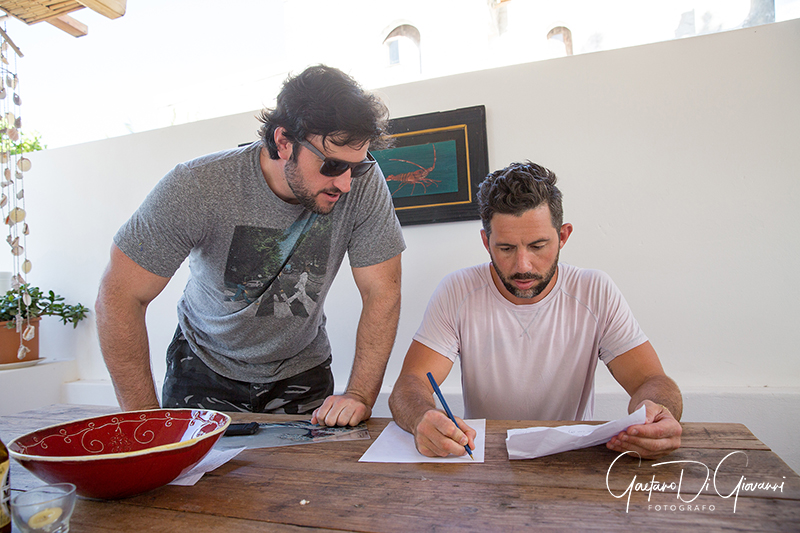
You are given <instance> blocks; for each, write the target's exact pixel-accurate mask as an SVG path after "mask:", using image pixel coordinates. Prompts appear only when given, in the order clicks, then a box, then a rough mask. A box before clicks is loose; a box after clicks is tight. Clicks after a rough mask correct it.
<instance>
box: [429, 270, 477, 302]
mask: <svg viewBox="0 0 800 533" xmlns="http://www.w3.org/2000/svg"><path fill="white" fill-rule="evenodd" d="M488 272H489V267H488V263H483V264H480V265H474V266H470V267H466V268H460V269H458V270H456V271H454V272H451V273H449V274H447V275H446V276H445V277H444V278H442V280H441V281H440V282H439V286H438V287H437V289H436V293H437V294H439V295H441V294H442V293H446V294H448V295H449V296H450V297H451V298H455V299H457V300H463V298H464V297H466V296H467V295H469V294H472V293H473V292H475V291H476V290H480V289H481V288H483V287H486V286H487V284H488V282H489V281H490V280H491V278H490V277H488Z"/></svg>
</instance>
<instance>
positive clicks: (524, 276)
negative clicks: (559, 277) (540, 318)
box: [489, 251, 561, 300]
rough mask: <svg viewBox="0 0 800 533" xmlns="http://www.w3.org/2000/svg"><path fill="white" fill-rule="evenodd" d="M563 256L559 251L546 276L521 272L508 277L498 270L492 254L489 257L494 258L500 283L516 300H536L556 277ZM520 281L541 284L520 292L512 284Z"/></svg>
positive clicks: (495, 269) (493, 262)
mask: <svg viewBox="0 0 800 533" xmlns="http://www.w3.org/2000/svg"><path fill="white" fill-rule="evenodd" d="M559 255H561V252H560V251H559V252H558V253H556V258H555V260H554V261H553V264H552V265H550V268H549V269H548V270H547V272H545V273H544V274H534V273H533V272H520V273H518V274H513V275H511V276H506V275H505V274H504V273H503V272H501V271H500V269H498V268H497V261H495V260H494V257H492V255H491V254H489V256H490V257H491V258H492V265H493V266H494V271H495V272H497V277H498V278H500V282H501V283H502V284H503V286H504V287H505V288H506V290H507V291H508V292H510V293H511V294H513V295H514V296H515V297H516V298H523V299H527V300H530V299H531V298H536V297H537V296H539V295H540V294H541V293H542V291H543V290H545V289H546V288H547V285H548V284H549V283H550V281H551V280H552V279H553V276H555V275H556V271H557V270H558V257H559ZM515 279H516V280H520V281H527V280H532V279H533V280H538V281H539V283H537V284H535V285H534V286H533V287H531V288H530V289H526V290H520V289H518V288H517V287H516V286H514V284H512V283H511V281H512V280H515Z"/></svg>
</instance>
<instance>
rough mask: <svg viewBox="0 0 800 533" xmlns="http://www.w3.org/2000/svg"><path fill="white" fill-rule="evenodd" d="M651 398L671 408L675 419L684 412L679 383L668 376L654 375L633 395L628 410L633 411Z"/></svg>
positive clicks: (652, 400) (679, 417)
mask: <svg viewBox="0 0 800 533" xmlns="http://www.w3.org/2000/svg"><path fill="white" fill-rule="evenodd" d="M645 400H650V401H651V402H654V403H658V404H661V405H663V406H664V407H666V408H667V409H669V411H670V413H672V416H674V417H675V420H678V421H680V419H681V415H682V414H683V398H682V396H681V391H680V389H679V388H678V385H677V384H676V383H675V382H674V381H672V380H671V379H670V378H669V377H667V376H653V377H651V378H650V379H648V380H647V381H645V382H644V383H643V384H642V385H641V386H640V387H639V388H638V389H636V392H634V393H633V395H631V401H630V403H629V404H628V411H629V412H632V411H633V410H635V409H636V407H638V406H639V404H641V403H642V402H643V401H645Z"/></svg>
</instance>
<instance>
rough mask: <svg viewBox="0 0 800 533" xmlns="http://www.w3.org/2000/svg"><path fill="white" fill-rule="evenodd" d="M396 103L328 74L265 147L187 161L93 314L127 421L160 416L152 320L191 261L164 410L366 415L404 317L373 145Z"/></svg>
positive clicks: (163, 190)
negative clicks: (332, 331)
mask: <svg viewBox="0 0 800 533" xmlns="http://www.w3.org/2000/svg"><path fill="white" fill-rule="evenodd" d="M387 114H388V113H387V110H386V107H385V106H384V105H383V104H382V103H381V102H380V101H379V100H378V99H377V98H376V97H374V96H373V95H371V94H368V93H366V92H365V91H363V90H362V89H361V87H360V86H359V85H358V84H357V83H356V82H355V81H354V80H353V79H352V78H350V77H349V76H347V75H346V74H344V73H342V72H341V71H339V70H337V69H334V68H329V67H326V66H316V67H310V68H308V69H306V70H305V71H304V72H302V73H301V74H299V75H297V76H296V77H290V78H289V79H287V80H286V82H285V83H284V85H283V88H282V90H281V92H280V94H279V95H278V98H277V104H276V107H275V108H274V109H271V110H265V111H264V112H263V113H262V114H261V117H260V120H261V122H263V126H262V128H261V130H260V136H261V139H260V140H259V141H257V142H254V143H252V144H250V145H247V146H245V147H242V148H238V149H235V150H228V151H224V152H219V153H215V154H210V155H207V156H204V157H200V158H198V159H195V160H193V161H189V162H186V163H182V164H180V165H178V166H177V167H175V168H174V169H173V170H172V171H171V172H169V173H168V174H167V175H166V176H165V177H164V178H163V179H162V180H161V181H160V182H159V183H158V185H156V187H155V188H154V189H153V190H152V191H151V192H150V194H149V195H148V197H147V198H146V199H145V201H144V203H143V204H142V205H141V206H140V207H139V209H138V210H137V211H136V212H135V213H134V214H133V216H132V217H131V218H130V220H128V222H126V223H125V224H124V225H123V226H122V228H120V230H119V231H118V232H117V234H116V235H115V237H114V244H113V245H112V247H111V260H110V263H109V265H108V267H107V269H106V272H105V274H104V276H103V279H102V281H101V284H100V291H99V295H98V298H97V303H96V312H97V327H98V334H99V337H100V347H101V350H102V352H103V358H104V359H105V362H106V365H107V367H108V369H109V372H110V374H111V378H112V380H113V382H114V388H115V391H116V394H117V399H118V400H119V404H120V406H121V407H122V409H124V410H136V409H150V408H157V407H158V406H159V402H158V397H157V394H156V390H155V385H154V380H153V375H152V371H151V368H150V351H149V347H148V339H147V329H146V325H145V313H146V310H147V306H148V304H149V303H150V302H151V301H152V300H153V299H154V298H155V297H156V296H158V294H159V293H160V292H161V291H162V290H163V289H164V287H165V286H166V285H167V283H168V282H169V280H170V278H171V277H172V275H173V274H174V273H175V271H176V270H177V269H178V267H179V266H180V265H181V263H182V262H183V261H184V260H185V259H186V257H189V268H190V271H191V276H190V278H189V281H188V283H187V285H186V288H185V289H184V292H183V296H182V297H181V299H180V301H179V302H178V328H177V330H176V332H175V337H174V338H173V340H172V343H171V344H170V346H169V348H168V350H167V374H166V378H165V381H164V388H163V392H162V404H163V406H164V407H201V408H206V409H216V410H223V411H252V412H269V413H293V414H294V413H297V414H306V413H309V414H310V413H312V412H313V416H312V422H315V423H319V424H322V425H328V426H334V425H355V424H358V423H359V422H361V421H362V420H365V419H367V418H369V416H370V414H371V412H372V406H373V405H374V403H375V400H376V399H377V396H378V393H379V392H380V388H381V383H382V381H383V375H384V371H385V369H386V363H387V361H388V358H389V354H390V352H391V349H392V345H393V343H394V338H395V334H396V330H397V321H398V318H399V313H400V254H401V252H402V251H403V249H404V248H405V243H404V242H403V237H402V233H401V231H400V225H399V222H398V221H397V218H396V216H395V213H394V208H393V206H392V201H391V197H390V195H389V191H388V189H387V187H386V182H385V179H384V177H383V175H382V173H381V171H380V169H379V168H378V165H377V164H375V160H374V159H373V158H372V156H371V155H370V154H369V152H368V149H369V148H378V149H380V148H381V147H383V146H384V145H385V144H386V139H387V138H388V137H387V136H386V123H387V122H386V120H387ZM345 252H347V254H348V257H349V262H350V267H351V268H352V271H353V277H354V279H355V282H356V285H357V286H358V290H359V293H360V295H361V299H362V312H361V318H360V321H359V325H358V331H357V335H356V352H355V357H354V361H353V368H352V371H351V374H350V379H349V381H348V384H347V388H346V390H345V392H344V394H342V395H340V396H333V395H332V394H333V375H332V373H331V370H330V364H331V347H330V343H329V342H328V336H327V334H326V331H325V320H326V319H325V314H324V312H323V304H324V301H325V296H326V294H327V292H328V289H329V288H330V285H331V283H332V282H333V279H334V277H335V275H336V273H337V271H338V269H339V267H340V265H341V263H342V260H343V258H344V254H345Z"/></svg>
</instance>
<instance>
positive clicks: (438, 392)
mask: <svg viewBox="0 0 800 533" xmlns="http://www.w3.org/2000/svg"><path fill="white" fill-rule="evenodd" d="M428 380H429V381H430V382H431V385H433V392H435V393H436V396H438V397H439V401H440V402H442V407H444V412H445V413H447V416H448V417H450V420H452V421H453V424H455V425H456V427H457V428H458V429H461V426H459V425H458V422H456V417H454V416H453V413H452V411H450V408H449V407H448V406H447V402H446V401H444V395H442V391H441V390H440V389H439V385H437V384H436V380H435V379H433V374H431V373H430V372H428ZM464 449H465V450H467V453H468V454H469V458H470V459H472V460H473V461H474V460H475V458H474V457H473V456H472V450H470V448H469V444H465V445H464Z"/></svg>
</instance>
